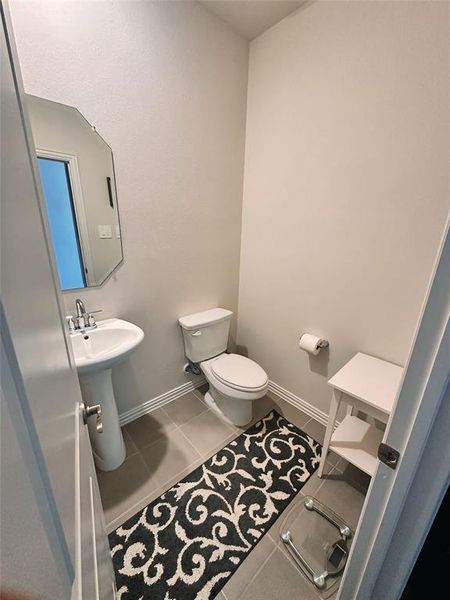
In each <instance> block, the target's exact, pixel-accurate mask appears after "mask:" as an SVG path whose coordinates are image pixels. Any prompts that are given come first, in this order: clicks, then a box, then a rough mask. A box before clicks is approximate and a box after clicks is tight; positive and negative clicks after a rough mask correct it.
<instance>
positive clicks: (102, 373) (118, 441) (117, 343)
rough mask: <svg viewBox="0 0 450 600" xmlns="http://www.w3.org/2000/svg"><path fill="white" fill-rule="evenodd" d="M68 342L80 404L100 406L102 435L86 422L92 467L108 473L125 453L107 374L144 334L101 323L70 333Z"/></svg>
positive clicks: (113, 321)
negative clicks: (73, 362)
mask: <svg viewBox="0 0 450 600" xmlns="http://www.w3.org/2000/svg"><path fill="white" fill-rule="evenodd" d="M70 339H71V341H72V347H73V353H74V356H75V364H76V366H77V371H78V378H79V380H80V387H81V393H82V396H83V400H84V403H85V404H86V405H88V406H92V405H94V404H100V406H101V420H102V431H101V432H100V431H98V429H97V427H96V421H95V419H94V418H92V417H91V418H89V419H88V421H87V424H88V429H89V437H90V438H91V446H92V452H93V454H94V460H95V464H96V465H97V467H98V468H99V469H101V470H102V471H112V470H114V469H117V467H119V466H120V465H121V464H122V463H123V461H124V460H125V454H126V453H125V444H124V441H123V436H122V430H121V429H120V423H119V414H118V412H117V405H116V399H115V397H114V388H113V384H112V379H111V371H112V368H113V367H114V366H115V365H117V363H119V362H121V361H122V360H124V359H125V358H127V356H128V355H129V354H130V353H131V352H132V351H133V350H134V348H136V346H138V345H139V344H140V343H141V342H142V340H143V339H144V332H143V331H142V329H141V328H140V327H138V326H137V325H133V323H128V321H123V320H122V319H105V320H104V321H98V323H97V327H96V328H95V329H90V330H87V331H85V332H78V331H77V332H74V333H71V334H70Z"/></svg>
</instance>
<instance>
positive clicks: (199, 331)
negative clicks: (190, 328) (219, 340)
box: [191, 329, 202, 337]
mask: <svg viewBox="0 0 450 600" xmlns="http://www.w3.org/2000/svg"><path fill="white" fill-rule="evenodd" d="M191 335H193V336H194V337H198V336H199V335H202V332H201V330H200V329H197V331H194V332H193V333H191Z"/></svg>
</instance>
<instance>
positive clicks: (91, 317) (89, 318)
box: [87, 309, 102, 327]
mask: <svg viewBox="0 0 450 600" xmlns="http://www.w3.org/2000/svg"><path fill="white" fill-rule="evenodd" d="M100 312H102V309H100V310H91V311H90V312H89V314H88V316H87V325H88V326H89V327H97V323H96V322H95V317H94V314H96V313H100Z"/></svg>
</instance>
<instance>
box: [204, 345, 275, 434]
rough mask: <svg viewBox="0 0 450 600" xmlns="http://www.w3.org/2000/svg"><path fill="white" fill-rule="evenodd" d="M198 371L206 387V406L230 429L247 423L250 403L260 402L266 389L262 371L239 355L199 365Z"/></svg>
mask: <svg viewBox="0 0 450 600" xmlns="http://www.w3.org/2000/svg"><path fill="white" fill-rule="evenodd" d="M200 368H201V370H202V371H203V373H204V375H205V377H206V380H207V381H208V383H209V390H208V392H207V393H206V394H205V401H206V403H207V404H208V406H209V407H210V408H211V409H212V410H213V411H214V412H216V413H218V414H219V415H220V416H222V417H223V418H224V419H225V420H226V421H229V422H231V423H232V424H233V425H237V426H241V427H242V426H243V425H247V424H248V423H250V421H251V420H252V414H253V400H258V399H259V398H262V397H263V396H264V395H265V394H266V392H267V387H268V385H269V378H268V377H267V374H266V372H265V371H264V369H262V368H261V367H260V366H259V365H258V363H256V362H254V361H253V360H250V359H249V358H245V356H240V355H239V354H220V355H219V356H216V357H215V358H212V359H210V360H206V361H204V362H201V363H200Z"/></svg>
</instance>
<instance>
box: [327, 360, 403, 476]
mask: <svg viewBox="0 0 450 600" xmlns="http://www.w3.org/2000/svg"><path fill="white" fill-rule="evenodd" d="M402 373H403V369H402V367H399V366H397V365H394V364H392V363H390V362H387V361H385V360H380V359H379V358H374V357H373V356H369V355H367V354H362V353H361V352H358V354H356V355H355V356H354V357H353V358H352V359H351V360H350V361H349V362H348V363H347V364H346V365H344V366H343V367H342V369H340V371H338V372H337V373H336V375H334V376H333V377H332V378H331V379H330V380H329V381H328V383H329V385H331V387H332V388H333V397H332V399H331V405H330V415H329V417H328V425H327V429H326V433H325V440H324V443H323V449H322V457H321V460H320V466H319V471H318V476H319V477H321V476H322V472H323V468H324V466H325V460H326V457H327V454H328V452H329V451H330V450H333V452H336V454H338V455H339V456H342V457H343V458H345V459H346V460H347V461H348V462H349V463H352V464H353V465H355V467H358V469H361V471H364V472H365V473H367V474H368V475H370V476H372V475H373V474H374V472H375V469H376V466H377V453H378V446H379V445H380V443H381V441H382V440H383V436H384V432H383V431H380V430H379V429H377V428H376V427H374V426H373V425H370V424H369V423H367V422H366V421H363V420H362V419H359V418H358V417H355V416H353V415H352V414H347V416H346V417H345V418H344V420H343V421H342V422H341V423H340V424H339V426H338V427H337V428H336V430H335V431H334V432H333V430H334V425H335V421H336V415H337V413H338V410H339V406H340V404H341V401H344V402H345V403H347V404H348V405H350V407H351V409H352V410H353V409H356V410H360V411H361V412H363V413H365V414H368V415H371V416H372V417H375V418H376V419H378V420H379V421H382V422H383V423H387V421H388V419H389V415H390V414H391V411H392V407H393V404H394V400H395V397H396V395H397V391H398V389H399V386H400V380H401V377H402Z"/></svg>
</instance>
